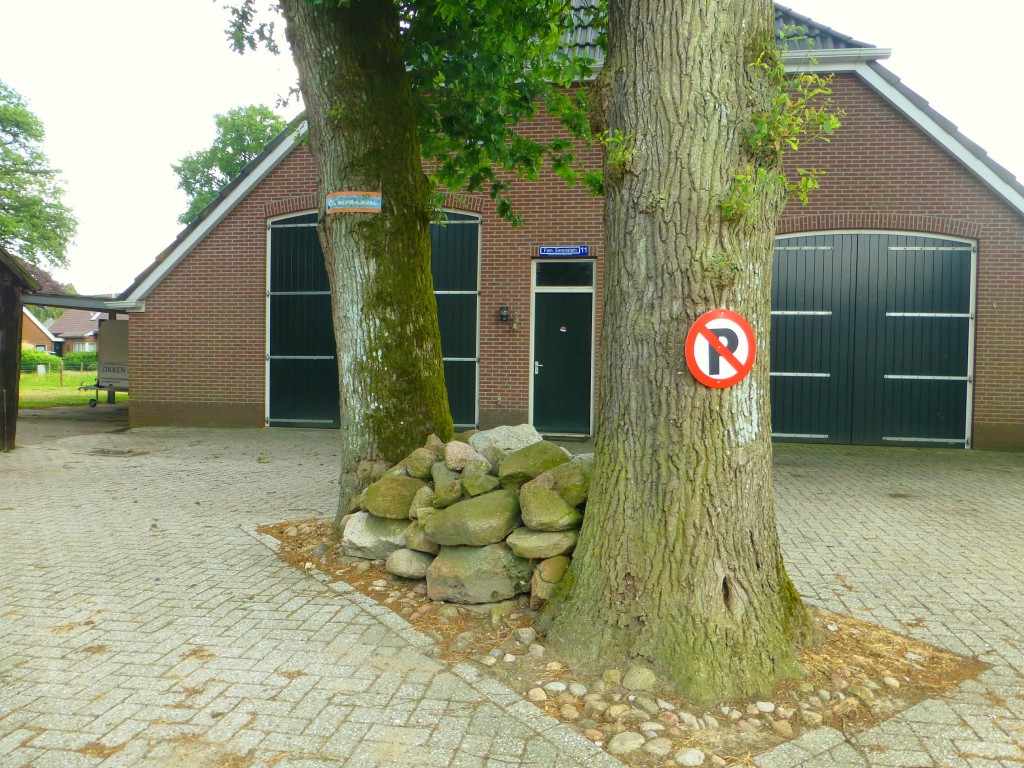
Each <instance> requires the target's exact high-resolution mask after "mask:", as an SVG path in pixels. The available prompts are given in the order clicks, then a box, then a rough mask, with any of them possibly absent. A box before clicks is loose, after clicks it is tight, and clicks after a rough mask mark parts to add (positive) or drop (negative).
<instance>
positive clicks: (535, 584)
mask: <svg viewBox="0 0 1024 768" xmlns="http://www.w3.org/2000/svg"><path fill="white" fill-rule="evenodd" d="M570 562H571V561H570V560H569V558H568V557H565V556H564V555H561V556H559V557H552V558H550V559H548V560H542V561H541V562H539V563H537V567H536V568H534V569H533V578H532V579H531V580H530V607H531V608H533V609H534V610H536V609H537V608H540V607H541V606H542V605H544V603H546V602H547V601H548V600H550V599H551V596H552V595H553V594H554V593H555V587H557V586H558V584H559V583H560V582H561V581H562V579H563V578H565V573H566V571H568V570H569V563H570Z"/></svg>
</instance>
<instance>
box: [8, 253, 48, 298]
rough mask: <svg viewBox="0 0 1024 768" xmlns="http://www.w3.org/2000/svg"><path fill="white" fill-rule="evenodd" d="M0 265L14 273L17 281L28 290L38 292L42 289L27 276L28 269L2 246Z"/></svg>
mask: <svg viewBox="0 0 1024 768" xmlns="http://www.w3.org/2000/svg"><path fill="white" fill-rule="evenodd" d="M0 264H3V265H4V266H5V267H7V268H8V269H9V270H11V272H13V273H14V276H15V277H17V278H18V280H20V281H21V283H22V285H24V286H25V287H26V288H27V289H28V290H30V291H38V290H39V289H40V288H41V287H42V286H40V285H39V282H38V281H37V280H36V279H35V278H34V277H32V275H31V274H29V271H28V269H27V268H26V267H25V265H24V264H22V263H21V261H20V260H19V259H18V257H17V256H15V255H14V254H13V253H11V252H10V251H8V250H7V249H6V248H4V247H3V246H2V245H0Z"/></svg>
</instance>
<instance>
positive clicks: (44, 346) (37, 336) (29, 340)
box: [21, 307, 63, 352]
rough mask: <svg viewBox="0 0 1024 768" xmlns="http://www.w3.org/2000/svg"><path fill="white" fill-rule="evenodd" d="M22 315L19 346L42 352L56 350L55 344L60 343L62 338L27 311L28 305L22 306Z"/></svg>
mask: <svg viewBox="0 0 1024 768" xmlns="http://www.w3.org/2000/svg"><path fill="white" fill-rule="evenodd" d="M22 315H23V317H22V323H21V346H23V347H30V348H32V349H40V350H42V351H44V352H56V351H57V350H56V349H55V345H58V344H60V342H61V341H63V339H60V338H58V337H56V336H54V335H53V334H52V333H51V332H50V329H49V328H47V327H46V326H45V325H43V324H42V323H41V322H40V321H39V319H38V318H37V317H36V316H35V315H33V314H32V313H31V312H29V311H28V307H22Z"/></svg>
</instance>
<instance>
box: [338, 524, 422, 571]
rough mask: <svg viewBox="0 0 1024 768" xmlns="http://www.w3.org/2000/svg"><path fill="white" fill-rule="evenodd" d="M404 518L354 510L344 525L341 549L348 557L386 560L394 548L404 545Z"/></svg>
mask: <svg viewBox="0 0 1024 768" xmlns="http://www.w3.org/2000/svg"><path fill="white" fill-rule="evenodd" d="M408 527H409V523H408V521H406V520H389V519H387V518H384V517H374V516H373V515H371V514H369V513H368V512H356V513H355V514H353V515H352V516H351V517H350V518H349V520H348V523H347V524H346V525H345V535H344V537H343V538H342V540H341V549H342V551H343V552H344V553H345V554H346V555H349V556H350V557H362V558H364V559H366V560H387V558H388V555H390V554H391V553H392V552H394V551H395V550H398V549H401V548H402V547H403V546H405V530H406V528H408Z"/></svg>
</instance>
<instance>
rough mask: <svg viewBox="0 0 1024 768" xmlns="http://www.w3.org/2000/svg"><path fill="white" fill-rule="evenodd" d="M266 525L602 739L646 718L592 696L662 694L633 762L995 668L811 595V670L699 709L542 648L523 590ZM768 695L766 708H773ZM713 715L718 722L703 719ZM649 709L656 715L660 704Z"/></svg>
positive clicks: (944, 685) (746, 749)
mask: <svg viewBox="0 0 1024 768" xmlns="http://www.w3.org/2000/svg"><path fill="white" fill-rule="evenodd" d="M258 532H259V533H262V534H266V535H269V536H272V537H273V538H275V539H276V540H277V541H278V542H279V544H280V546H279V548H278V550H277V555H278V557H279V558H280V559H281V560H283V561H284V562H286V563H288V564H289V565H291V566H293V567H295V568H297V569H299V570H302V571H305V572H306V573H307V574H308V575H311V576H312V575H314V574H316V575H317V577H318V578H321V579H325V580H327V581H332V582H333V581H344V582H346V583H347V584H349V585H350V586H352V587H353V588H355V589H356V590H358V591H359V592H361V593H362V594H364V595H365V596H366V597H369V598H370V599H372V600H375V601H377V602H379V603H381V604H382V605H384V606H386V607H388V608H390V609H391V610H392V611H394V612H395V613H397V614H398V615H400V616H402V617H403V618H405V619H406V620H407V621H408V622H409V623H410V624H411V625H412V626H413V627H414V628H415V629H417V630H418V631H420V632H422V633H423V634H426V635H427V636H429V637H431V638H432V639H433V640H434V641H435V643H436V652H435V655H436V657H437V658H439V659H440V660H442V661H447V662H465V661H469V662H474V663H476V664H477V665H479V666H480V667H481V668H486V669H487V670H488V671H489V672H491V673H492V674H494V675H495V676H496V677H498V678H499V679H501V680H503V681H504V682H505V683H506V684H508V685H509V686H510V687H511V688H512V689H513V690H516V691H517V692H519V693H520V694H522V695H523V696H524V697H525V698H527V699H528V700H531V701H533V703H534V704H535V705H536V706H538V707H539V708H540V709H542V710H544V711H545V712H546V713H547V714H549V715H551V716H552V717H554V718H556V719H558V720H560V721H561V722H563V723H564V724H565V725H567V726H569V727H571V728H574V729H577V730H579V731H580V732H582V733H583V734H584V735H585V736H586V737H587V738H590V739H591V740H592V741H594V742H595V743H598V744H599V745H600V746H604V747H607V743H608V741H609V739H610V738H611V737H612V736H614V735H615V734H616V733H619V732H623V731H625V730H627V729H636V728H638V725H637V723H635V722H634V723H629V722H628V721H615V720H612V721H610V722H609V721H607V719H602V718H600V717H598V716H597V715H596V714H595V715H594V717H593V718H591V717H590V716H589V715H588V714H587V713H586V712H585V711H584V708H585V702H586V700H587V699H590V700H594V699H595V698H599V699H600V700H602V701H603V702H604V703H607V704H609V706H614V705H615V704H625V705H628V706H627V707H625V709H630V710H632V711H636V709H635V706H634V705H635V704H636V702H637V701H638V700H639V699H640V698H641V696H642V697H643V698H646V699H647V700H653V701H656V702H657V703H658V705H659V707H660V709H661V712H662V713H664V712H666V711H668V712H672V713H674V714H675V716H676V717H675V718H673V717H672V716H667V717H663V718H662V720H661V722H662V723H668V724H670V725H668V726H667V727H666V728H665V730H664V732H663V733H659V734H658V735H659V736H661V737H663V738H668V739H671V742H672V747H671V750H670V752H669V756H668V759H666V757H665V756H661V757H659V756H656V755H653V754H651V753H649V752H646V751H644V750H643V749H637V750H635V751H633V752H630V753H628V754H616V755H615V756H616V757H617V758H618V759H619V760H622V761H623V762H625V763H626V764H628V765H634V766H656V765H657V766H674V765H677V764H678V763H676V762H675V761H673V760H672V759H671V755H674V754H677V753H679V751H680V750H683V749H686V748H688V747H693V748H696V749H700V750H701V751H702V752H704V753H705V755H709V756H710V757H711V760H710V762H709V763H706V764H709V765H715V766H728V765H751V764H752V758H753V756H755V755H757V754H759V753H761V752H764V751H766V750H769V749H771V748H772V747H775V746H777V745H778V744H781V743H783V742H785V741H789V740H791V739H793V738H797V737H799V736H800V735H802V734H803V733H806V732H808V731H809V730H813V729H815V728H819V727H822V726H826V727H830V728H834V729H836V730H838V731H840V732H841V733H843V734H844V735H845V736H846V737H847V738H849V737H851V736H853V735H856V734H857V733H860V732H862V731H863V730H865V729H867V728H870V727H872V726H875V725H878V724H879V723H881V722H884V721H885V720H887V719H889V718H890V717H892V716H893V715H895V714H897V713H899V712H902V711H903V710H905V709H907V708H908V707H911V706H913V705H914V704H917V703H918V702H921V701H924V700H926V699H931V698H936V697H938V696H941V695H942V694H944V693H946V692H948V691H951V690H953V689H954V688H956V687H957V686H958V685H960V684H961V683H962V682H964V681H965V680H969V679H973V678H975V677H977V676H978V675H979V674H980V673H981V672H983V671H985V670H986V669H988V666H987V665H986V664H984V663H982V662H980V661H978V660H977V659H973V658H967V657H963V656H959V655H957V654H954V653H952V652H950V651H946V650H943V649H940V648H936V647H934V646H931V645H929V644H927V643H924V642H922V641H920V640H914V639H912V638H908V637H905V636H904V635H901V634H898V633H896V632H893V631H890V630H887V629H884V628H882V627H878V626H876V625H873V624H869V623H867V622H864V621H860V620H858V619H854V618H851V617H848V616H841V615H837V614H834V613H831V612H829V611H825V610H823V609H820V608H817V607H815V606H813V605H812V606H809V608H810V610H811V614H812V618H813V621H814V623H815V625H816V626H817V628H818V630H819V634H820V637H821V642H820V643H819V644H818V645H816V646H815V647H813V648H808V649H804V650H803V651H801V653H800V655H799V661H800V664H801V665H802V666H803V668H804V669H805V670H806V672H807V675H806V677H805V678H804V679H802V680H792V681H788V682H784V683H781V684H779V685H777V686H776V687H775V689H774V690H773V691H772V693H771V696H766V697H764V698H763V699H759V700H757V701H753V700H751V701H724V702H719V704H717V705H716V706H713V707H703V708H702V707H697V706H694V705H692V704H691V703H690V702H687V701H685V700H684V699H682V698H680V697H679V696H676V695H674V694H673V693H672V692H671V691H670V690H667V689H666V688H664V687H661V686H659V685H657V684H656V685H655V687H654V688H653V689H651V690H645V691H643V692H642V693H641V692H637V691H630V690H627V689H625V688H623V687H622V685H621V673H623V672H625V671H626V670H602V669H583V668H579V667H573V666H572V665H571V664H569V663H567V662H565V661H564V660H562V659H559V658H557V657H556V656H555V655H554V654H552V652H551V651H550V650H548V649H546V648H544V647H543V637H540V638H538V640H537V643H529V644H527V643H524V642H522V638H523V637H524V636H525V637H529V635H530V630H532V629H533V621H534V619H535V618H536V612H535V611H533V610H531V609H530V606H529V599H528V596H526V595H524V596H520V597H519V598H517V599H514V600H509V601H505V602H504V603H499V604H493V605H483V606H466V605H454V604H446V603H443V602H436V601H433V600H429V599H428V598H427V596H426V586H425V583H424V582H422V581H410V580H408V579H402V578H399V577H397V576H393V575H392V574H390V573H388V572H387V571H386V570H385V569H384V564H383V563H382V562H380V561H368V560H359V559H356V558H350V557H346V556H344V555H341V554H339V548H338V546H337V545H338V543H339V541H340V537H338V536H337V535H336V534H335V532H334V530H333V526H332V524H331V522H329V521H325V520H323V519H316V518H307V519H303V520H293V521H286V522H281V523H276V524H272V525H267V526H263V527H261V528H259V529H258ZM911 626H913V624H912V623H911V624H910V625H908V628H910V627H911ZM517 630H527V632H526V633H525V635H524V633H523V632H517ZM617 679H619V682H616V680H617ZM551 684H554V685H551ZM572 686H574V687H575V690H576V691H577V694H578V692H579V691H580V690H582V689H583V688H586V690H587V692H588V694H589V695H587V694H584V695H577V694H573V693H572ZM538 691H542V692H543V695H544V698H540V696H541V695H542V694H539V693H537V692H538ZM597 692H600V696H597ZM769 705H771V709H770V711H765V710H768V709H769ZM591 714H593V713H591ZM687 715H690V716H693V717H695V718H697V723H698V724H699V725H698V727H697V728H688V727H686V726H685V723H684V722H683V721H682V720H680V721H679V722H678V725H671V723H673V722H676V721H677V719H679V718H684V719H685V718H686V716H687ZM709 717H710V718H711V720H710V722H712V723H714V724H715V725H714V727H705V723H707V722H708V718H709ZM651 719H652V720H654V721H658V716H657V713H652V714H651ZM597 720H601V722H594V721H597ZM690 722H692V721H690ZM587 725H596V726H597V727H595V728H589V727H584V726H587Z"/></svg>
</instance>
